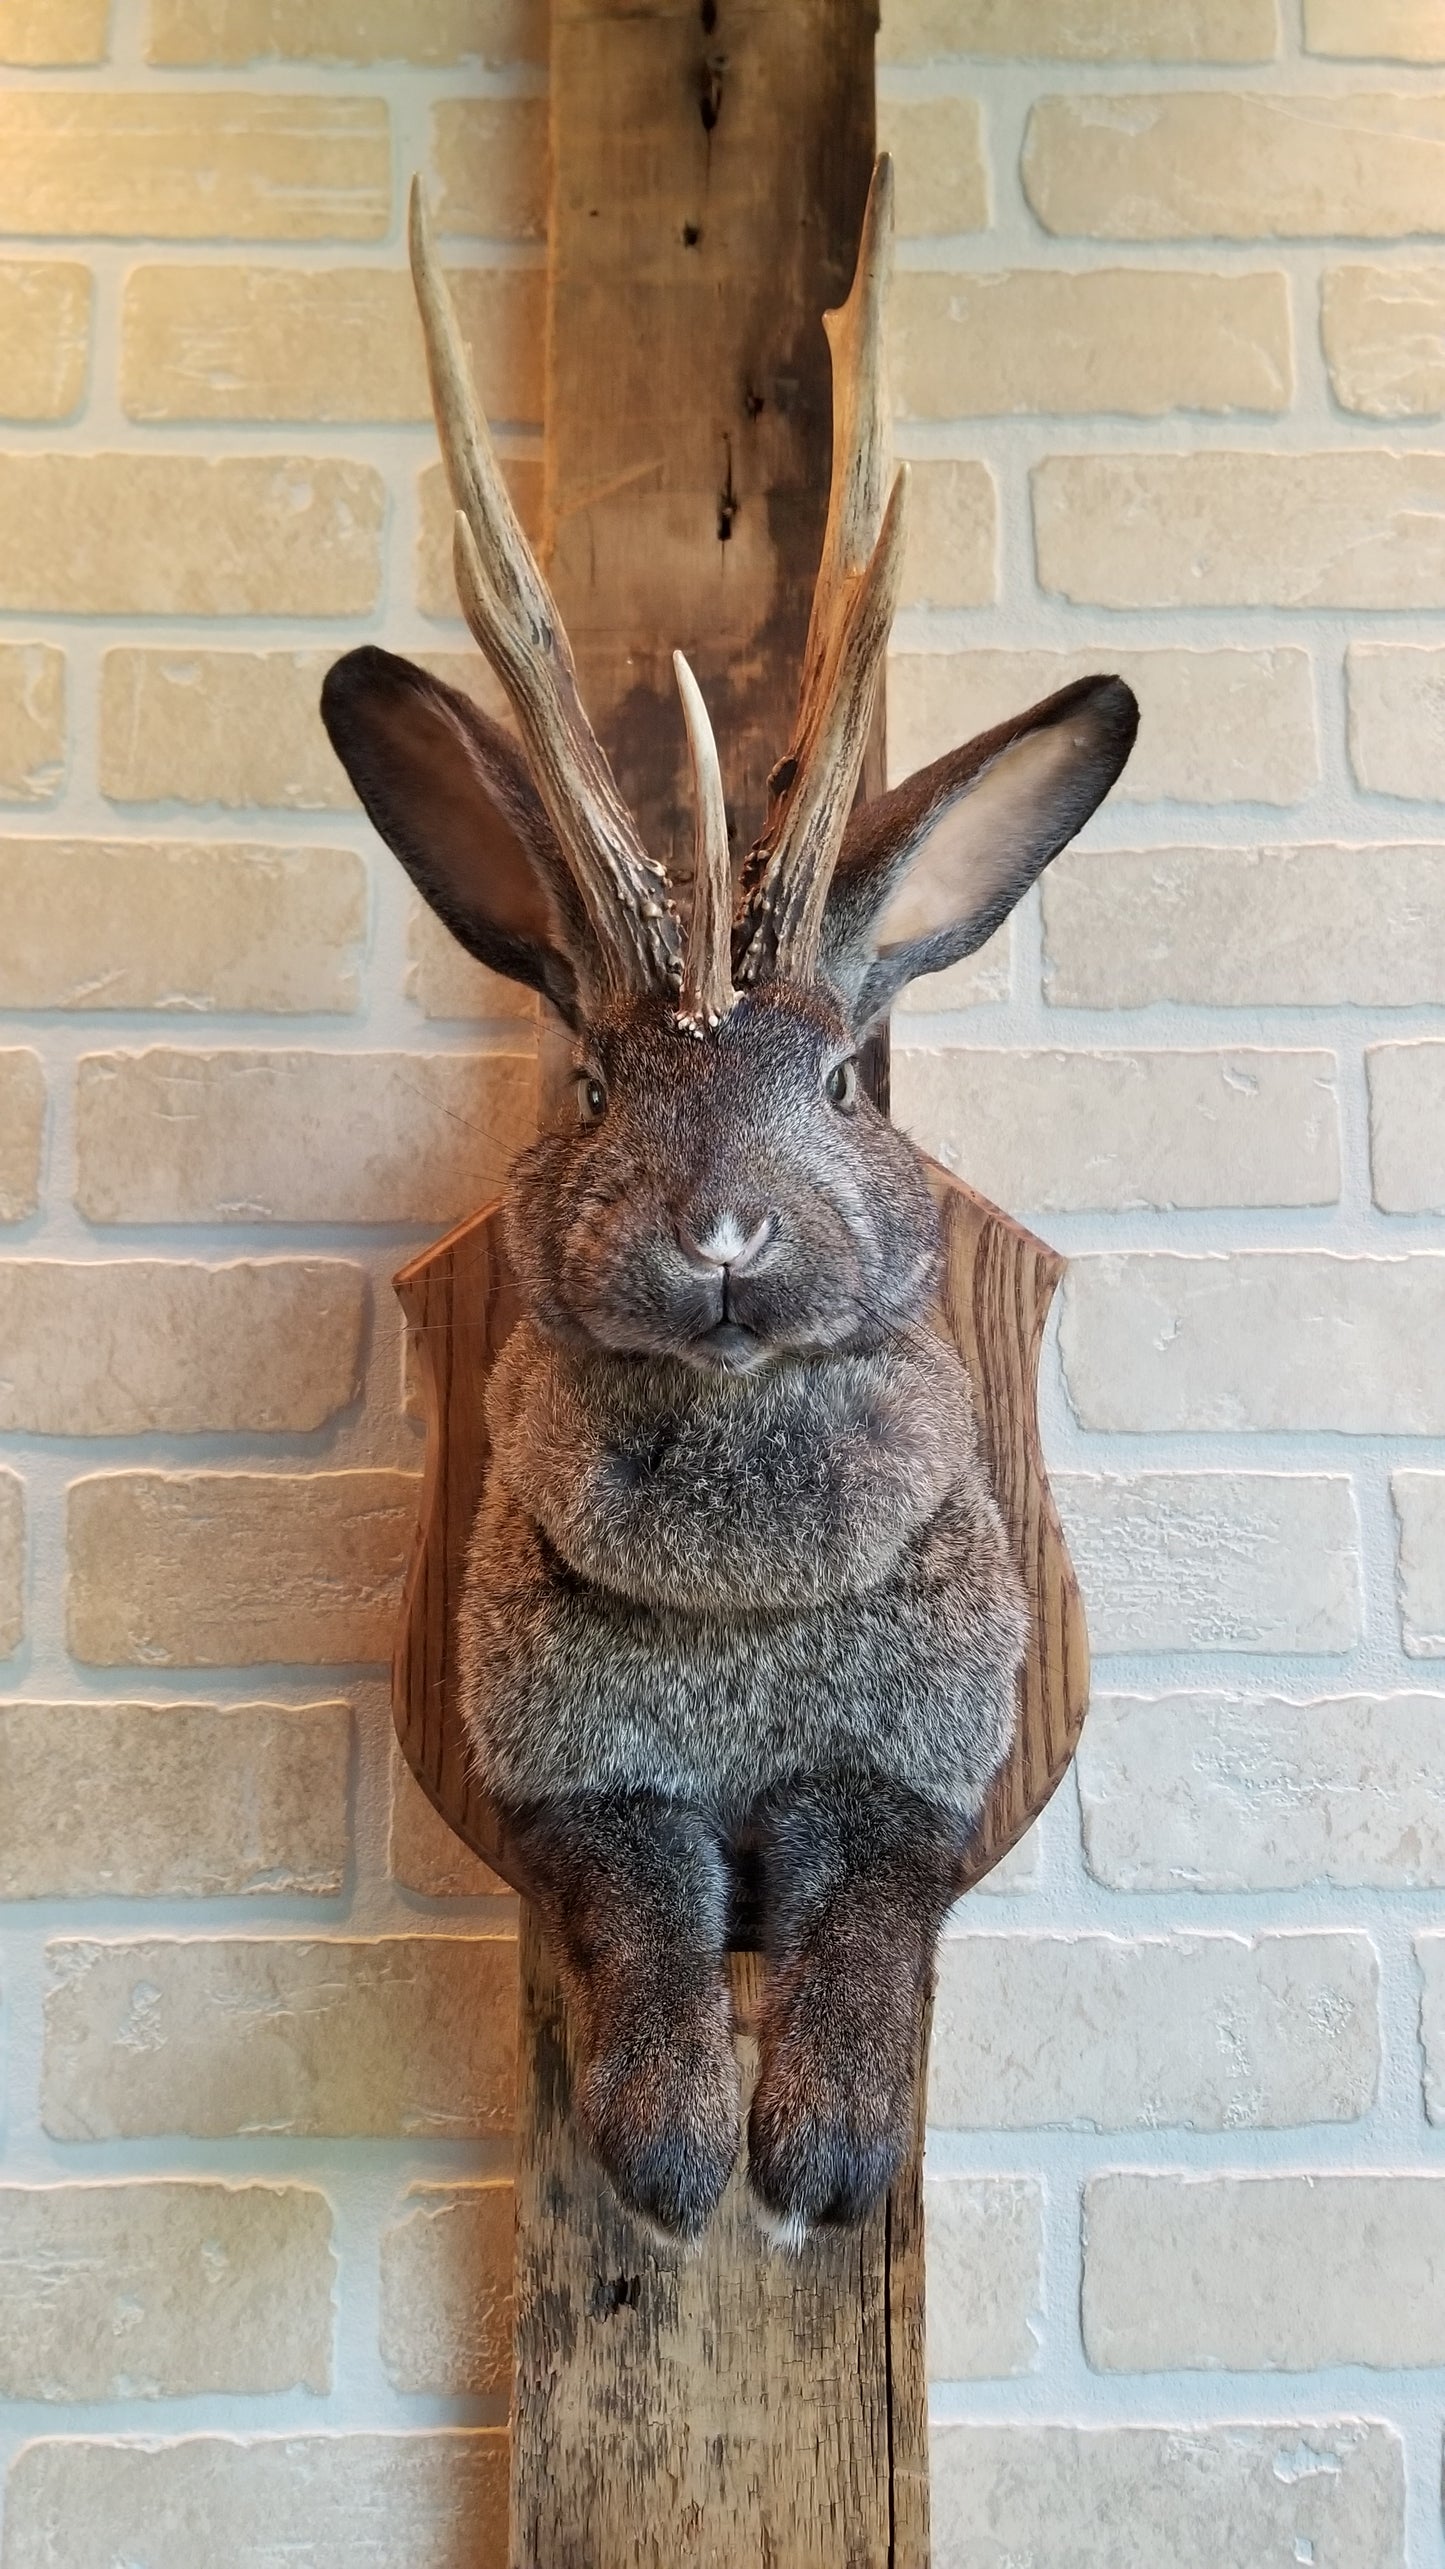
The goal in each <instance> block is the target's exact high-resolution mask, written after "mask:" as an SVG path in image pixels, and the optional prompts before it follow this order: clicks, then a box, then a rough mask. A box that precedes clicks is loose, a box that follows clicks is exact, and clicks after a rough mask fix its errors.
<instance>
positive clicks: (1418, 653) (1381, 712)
mask: <svg viewBox="0 0 1445 2569" xmlns="http://www.w3.org/2000/svg"><path fill="white" fill-rule="evenodd" d="M1345 679H1346V683H1347V686H1348V690H1349V705H1350V764H1351V766H1352V767H1353V768H1354V771H1355V781H1356V783H1357V784H1359V785H1362V786H1363V787H1364V789H1365V791H1366V793H1367V794H1399V795H1401V796H1404V797H1413V798H1414V799H1416V800H1417V801H1420V802H1426V803H1440V802H1445V651H1439V650H1433V651H1432V650H1430V649H1429V648H1415V647H1413V646H1411V645H1410V644H1408V643H1403V644H1402V643H1390V642H1355V643H1351V645H1350V647H1349V649H1348V650H1347V652H1346V653H1345Z"/></svg>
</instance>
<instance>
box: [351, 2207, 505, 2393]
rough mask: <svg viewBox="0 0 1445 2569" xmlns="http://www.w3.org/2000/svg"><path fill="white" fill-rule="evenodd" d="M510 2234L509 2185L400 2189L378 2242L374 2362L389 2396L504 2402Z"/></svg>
mask: <svg viewBox="0 0 1445 2569" xmlns="http://www.w3.org/2000/svg"><path fill="white" fill-rule="evenodd" d="M513 2229H514V2210H513V2198H512V2181H511V2179H510V2177H494V2178H493V2179H492V2180H491V2181H490V2183H488V2184H486V2185H414V2186H412V2187H411V2188H410V2189H409V2191H408V2193H407V2195H406V2198H405V2205H404V2208H403V2212H402V2216H401V2218H400V2220H398V2221H394V2222H393V2223H392V2224H391V2226H390V2228H389V2229H387V2230H384V2231H383V2232H382V2234H381V2360H382V2362H383V2364H384V2365H385V2366H386V2369H387V2373H388V2375H389V2377H390V2379H391V2382H392V2385H393V2387H394V2388H395V2389H396V2390H399V2391H431V2392H434V2393H437V2394H440V2395H446V2394H451V2395H452V2396H453V2397H457V2398H465V2397H467V2396H469V2395H470V2396H473V2397H477V2398H489V2397H490V2398H496V2397H498V2396H501V2397H505V2396H506V2394H507V2392H508V2391H509V2390H510V2388H511V2380H512V2239H513Z"/></svg>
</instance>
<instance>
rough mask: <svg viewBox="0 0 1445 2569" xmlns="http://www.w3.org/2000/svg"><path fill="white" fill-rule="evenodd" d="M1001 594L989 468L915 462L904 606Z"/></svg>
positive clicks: (974, 601)
mask: <svg viewBox="0 0 1445 2569" xmlns="http://www.w3.org/2000/svg"><path fill="white" fill-rule="evenodd" d="M899 282H900V284H901V283H902V282H903V280H902V279H900V280H899ZM997 595H998V494H997V492H996V491H995V488H994V480H993V475H992V473H991V472H990V471H989V469H988V466H987V465H986V464H975V463H965V462H951V461H945V462H940V463H918V464H911V465H910V466H909V492H908V542H907V546H906V548H905V551H904V556H903V587H902V592H901V603H902V604H903V605H904V606H906V607H974V606H988V605H990V604H991V603H992V601H993V599H994V598H995V597H996V596H997Z"/></svg>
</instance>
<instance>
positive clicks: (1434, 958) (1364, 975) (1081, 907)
mask: <svg viewBox="0 0 1445 2569" xmlns="http://www.w3.org/2000/svg"><path fill="white" fill-rule="evenodd" d="M1043 909H1044V993H1045V996H1046V998H1048V999H1049V1000H1051V1001H1052V1003H1053V1005H1054V1006H1055V1007H1056V1008H1147V1007H1150V1006H1152V1005H1153V1004H1154V1003H1155V1002H1156V1001H1159V1000H1171V999H1174V1000H1181V1001H1183V1002H1184V1003H1185V1005H1187V1006H1197V1007H1204V1008H1254V1007H1283V1008H1332V1007H1359V1008H1371V1007H1373V1008H1410V1007H1418V1006H1429V1005H1430V1004H1432V1003H1435V1004H1438V1003H1439V1002H1440V1001H1441V1000H1445V848H1441V847H1428V846H1419V847H1239V848H1233V847H1231V848H1225V847H1166V848H1121V849H1117V850H1116V849H1112V848H1111V849H1109V850H1108V851H1104V850H1102V849H1092V848H1091V849H1090V850H1089V851H1088V852H1087V853H1077V854H1073V855H1069V854H1065V855H1064V856H1062V857H1061V858H1060V859H1059V861H1058V863H1057V864H1056V865H1053V866H1051V867H1050V869H1049V871H1048V873H1047V874H1046V875H1045V877H1044V894H1043ZM1322 923H1327V927H1328V933H1325V934H1322V933H1321V928H1322Z"/></svg>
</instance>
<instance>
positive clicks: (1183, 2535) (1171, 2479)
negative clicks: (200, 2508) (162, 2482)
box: [19, 2417, 1405, 2569]
mask: <svg viewBox="0 0 1445 2569" xmlns="http://www.w3.org/2000/svg"><path fill="white" fill-rule="evenodd" d="M932 2445H933V2522H934V2553H933V2557H934V2563H935V2569H1024V2564H1025V2563H1026V2564H1028V2569H1044V2564H1046V2563H1048V2564H1050V2565H1051V2569H1052V2564H1053V2563H1055V2562H1057V2563H1058V2564H1059V2569H1063V2561H1064V2560H1065V2559H1067V2562H1068V2569H1165V2564H1166V2563H1167V2569H1226V2564H1227V2569H1264V2564H1265V2563H1266V2562H1268V2563H1269V2564H1270V2569H1274V2564H1275V2563H1276V2562H1278V2563H1280V2564H1281V2569H1283V2564H1284V2563H1286V2562H1288V2563H1290V2564H1293V2563H1294V2562H1296V2561H1308V2562H1313V2563H1314V2564H1315V2569H1404V2559H1405V2464H1404V2453H1403V2449H1402V2446H1401V2442H1400V2437H1399V2435H1398V2433H1397V2432H1396V2430H1395V2428H1394V2427H1392V2426H1384V2425H1374V2424H1371V2423H1367V2422H1365V2421H1363V2420H1361V2419H1359V2418H1344V2419H1339V2420H1334V2421H1330V2422H1328V2423H1323V2424H1316V2423H1314V2422H1313V2421H1312V2422H1311V2423H1309V2424H1308V2425H1303V2426H1302V2425H1301V2424H1300V2423H1299V2420H1298V2419H1297V2418H1294V2417H1292V2418H1289V2419H1288V2420H1285V2421H1282V2422H1281V2423H1280V2424H1279V2425H1277V2426H1276V2425H1271V2424H1267V2423H1256V2422H1255V2421H1254V2420H1251V2421H1250V2422H1249V2423H1248V2424H1235V2423H1234V2422H1233V2421H1231V2422H1230V2423H1229V2424H1227V2425H1204V2424H1195V2423H1193V2422H1192V2421H1191V2422H1190V2423H1189V2424H1188V2425H1184V2426H1053V2425H1033V2424H1029V2425H1018V2426H972V2425H968V2426H965V2425H961V2424H955V2423H952V2422H950V2423H948V2424H944V2425H938V2426H935V2427H934V2429H933V2436H932ZM37 2449H38V2450H39V2451H41V2452H42V2453H43V2452H44V2451H46V2450H47V2448H46V2447H45V2446H43V2445H42V2446H40V2447H38V2448H36V2447H32V2448H31V2450H32V2451H34V2450H37ZM79 2449H80V2450H81V2451H82V2452H83V2451H84V2450H85V2449H86V2448H85V2447H84V2446H81V2447H80V2448H79ZM1064 2528H1067V2534H1066V2539H1067V2543H1068V2549H1067V2552H1061V2551H1060V2540H1061V2533H1062V2531H1063V2529H1064ZM19 2569H44V2564H42V2563H41V2562H39V2561H38V2560H37V2561H35V2562H34V2563H33V2564H32V2562H31V2561H30V2560H29V2559H28V2558H26V2559H24V2560H22V2562H21V2563H20V2564H19ZM76 2569H104V2564H103V2563H102V2561H101V2560H100V2559H99V2558H98V2557H97V2558H96V2559H95V2560H94V2561H92V2560H91V2558H90V2556H89V2554H87V2555H85V2557H84V2560H83V2561H77V2563H76ZM164 2569H170V2564H169V2562H166V2563H165V2564H164ZM176 2569H180V2564H179V2562H178V2563H177V2564H176ZM327 2569H330V2564H329V2563H328V2564H327Z"/></svg>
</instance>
